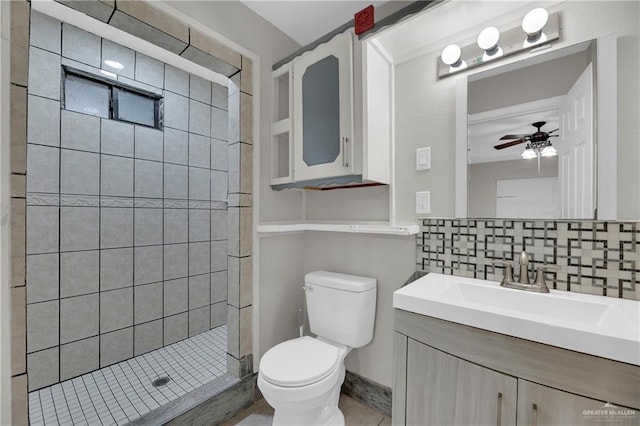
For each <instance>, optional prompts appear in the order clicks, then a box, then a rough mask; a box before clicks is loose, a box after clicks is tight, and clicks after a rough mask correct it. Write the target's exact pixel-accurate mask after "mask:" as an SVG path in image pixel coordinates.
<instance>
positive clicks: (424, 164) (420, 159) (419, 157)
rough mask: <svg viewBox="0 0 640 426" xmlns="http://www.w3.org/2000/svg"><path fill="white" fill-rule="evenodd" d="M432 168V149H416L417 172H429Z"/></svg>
mask: <svg viewBox="0 0 640 426" xmlns="http://www.w3.org/2000/svg"><path fill="white" fill-rule="evenodd" d="M430 168H431V147H430V146H428V147H426V148H418V149H416V170H429V169H430Z"/></svg>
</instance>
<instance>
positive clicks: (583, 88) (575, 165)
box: [554, 64, 594, 219]
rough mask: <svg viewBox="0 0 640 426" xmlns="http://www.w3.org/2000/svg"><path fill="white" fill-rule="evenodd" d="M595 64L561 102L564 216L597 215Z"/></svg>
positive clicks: (560, 172) (560, 167)
mask: <svg viewBox="0 0 640 426" xmlns="http://www.w3.org/2000/svg"><path fill="white" fill-rule="evenodd" d="M592 69H593V67H592V64H589V65H588V66H587V68H586V69H585V70H584V71H583V73H582V75H581V76H580V78H578V80H577V81H576V82H575V83H574V85H573V87H572V88H571V89H570V90H569V92H568V93H567V95H566V96H565V97H564V99H563V100H562V102H561V103H560V137H559V138H558V139H559V141H558V142H557V143H555V141H554V146H555V147H556V149H557V150H558V156H559V157H558V177H559V178H560V203H561V206H562V216H561V217H562V218H563V219H590V218H593V216H594V214H593V213H594V201H593V200H594V189H593V178H594V176H593V175H594V164H593V71H592Z"/></svg>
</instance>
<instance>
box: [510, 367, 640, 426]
mask: <svg viewBox="0 0 640 426" xmlns="http://www.w3.org/2000/svg"><path fill="white" fill-rule="evenodd" d="M585 374H589V373H588V372H585ZM598 424H603V425H606V424H615V425H616V426H617V425H636V426H637V425H638V424H640V413H639V412H637V411H634V410H630V409H628V408H624V407H618V406H616V405H615V404H608V403H605V402H604V401H598V400H596V399H591V398H586V397H583V396H578V395H574V394H572V393H568V392H563V391H560V390H557V389H553V388H550V387H547V386H542V385H539V384H536V383H531V382H528V381H526V380H522V379H520V380H518V426H555V425H557V426H564V425H574V426H578V425H589V426H593V425H598Z"/></svg>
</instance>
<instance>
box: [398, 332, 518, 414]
mask: <svg viewBox="0 0 640 426" xmlns="http://www.w3.org/2000/svg"><path fill="white" fill-rule="evenodd" d="M517 386H518V385H517V379H516V378H514V377H511V376H508V375H506V374H501V373H498V372H495V371H493V370H489V369H487V368H484V367H480V366H478V365H476V364H472V363H470V362H467V361H464V360H462V359H459V358H456V357H454V356H451V355H448V354H446V353H444V352H441V351H439V350H437V349H434V348H432V347H430V346H427V345H424V344H422V343H419V342H416V341H415V340H412V339H409V343H408V350H407V395H406V398H407V402H406V424H407V425H421V426H423V425H514V424H515V423H516V398H517Z"/></svg>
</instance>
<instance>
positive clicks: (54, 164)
mask: <svg viewBox="0 0 640 426" xmlns="http://www.w3.org/2000/svg"><path fill="white" fill-rule="evenodd" d="M27 170H29V179H27V191H29V192H46V193H58V192H60V179H59V176H60V149H58V148H52V147H47V146H41V145H34V144H27Z"/></svg>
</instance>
